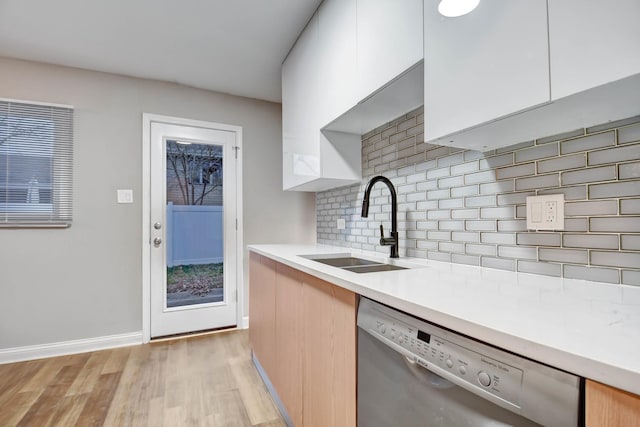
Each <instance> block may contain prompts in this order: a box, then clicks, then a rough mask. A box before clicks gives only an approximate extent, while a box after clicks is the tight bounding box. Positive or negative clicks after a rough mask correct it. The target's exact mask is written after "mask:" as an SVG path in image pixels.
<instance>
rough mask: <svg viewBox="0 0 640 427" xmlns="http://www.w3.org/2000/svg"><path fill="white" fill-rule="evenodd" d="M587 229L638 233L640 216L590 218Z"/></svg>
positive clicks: (639, 231) (639, 230)
mask: <svg viewBox="0 0 640 427" xmlns="http://www.w3.org/2000/svg"><path fill="white" fill-rule="evenodd" d="M589 231H592V232H594V231H604V232H611V233H615V232H620V231H623V232H625V233H640V216H632V217H615V218H611V217H608V218H599V217H594V218H590V219H589Z"/></svg>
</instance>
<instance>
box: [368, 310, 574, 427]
mask: <svg viewBox="0 0 640 427" xmlns="http://www.w3.org/2000/svg"><path fill="white" fill-rule="evenodd" d="M583 390H584V382H583V381H582V380H581V378H579V377H577V376H575V375H572V374H569V373H566V372H564V371H560V370H557V369H553V368H550V367H549V366H546V365H542V364H540V363H536V362H533V361H531V360H529V359H525V358H523V357H520V356H516V355H514V354H512V353H508V352H506V351H503V350H500V349H497V348H495V347H491V346H489V345H487V344H484V343H481V342H479V341H475V340H472V339H469V338H467V337H465V336H462V335H459V334H457V333H454V332H451V331H449V330H447V329H443V328H441V327H438V326H435V325H433V324H431V323H428V322H425V321H423V320H420V319H417V318H415V317H413V316H409V315H407V314H405V313H403V312H400V311H397V310H395V309H392V308H389V307H387V306H384V305H382V304H379V303H377V302H375V301H372V300H369V299H366V298H361V300H360V307H359V309H358V426H359V427H378V426H379V427H390V426H398V427H413V426H420V427H435V426H438V427H440V426H442V427H457V426H469V427H471V426H473V427H484V426H491V427H498V426H518V427H520V426H522V427H526V426H539V425H543V426H550V427H556V426H557V427H564V426H571V427H575V426H582V425H584V422H583V417H582V415H581V413H582V406H583V405H582V398H581V396H582V395H583Z"/></svg>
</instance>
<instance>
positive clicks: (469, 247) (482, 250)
mask: <svg viewBox="0 0 640 427" xmlns="http://www.w3.org/2000/svg"><path fill="white" fill-rule="evenodd" d="M465 250H466V252H467V253H469V254H475V255H484V256H492V257H494V256H496V253H497V248H496V246H495V245H477V244H472V243H467V244H466V246H465Z"/></svg>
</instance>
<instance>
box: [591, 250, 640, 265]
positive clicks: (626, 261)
mask: <svg viewBox="0 0 640 427" xmlns="http://www.w3.org/2000/svg"><path fill="white" fill-rule="evenodd" d="M591 264H593V265H603V266H612V267H626V268H638V266H640V253H639V252H601V251H591Z"/></svg>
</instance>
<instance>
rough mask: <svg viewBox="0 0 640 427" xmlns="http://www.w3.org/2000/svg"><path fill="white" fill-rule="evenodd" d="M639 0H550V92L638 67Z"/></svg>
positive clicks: (562, 92) (559, 93) (556, 94)
mask: <svg viewBox="0 0 640 427" xmlns="http://www.w3.org/2000/svg"><path fill="white" fill-rule="evenodd" d="M639 20H640V1H638V0H608V1H602V0H549V40H550V43H549V44H550V49H551V97H552V98H553V99H558V98H562V97H565V96H567V95H571V94H574V93H577V92H581V91H583V90H586V89H590V88H592V87H595V86H599V85H602V84H605V83H609V82H612V81H615V80H619V79H622V78H624V77H628V76H631V75H633V74H637V73H639V72H640V22H639Z"/></svg>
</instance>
